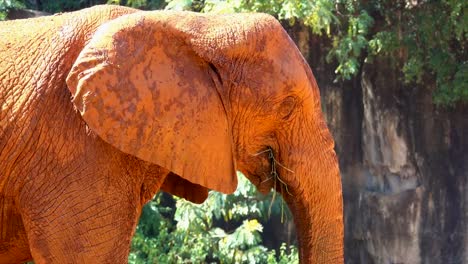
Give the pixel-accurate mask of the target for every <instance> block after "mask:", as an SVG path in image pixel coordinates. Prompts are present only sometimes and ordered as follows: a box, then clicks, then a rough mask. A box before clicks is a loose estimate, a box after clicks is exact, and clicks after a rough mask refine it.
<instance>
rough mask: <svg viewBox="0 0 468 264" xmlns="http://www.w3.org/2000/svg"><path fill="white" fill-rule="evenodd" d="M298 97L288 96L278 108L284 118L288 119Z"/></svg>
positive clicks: (279, 113)
mask: <svg viewBox="0 0 468 264" xmlns="http://www.w3.org/2000/svg"><path fill="white" fill-rule="evenodd" d="M296 103H297V98H296V97H295V96H288V97H286V98H285V99H284V100H283V102H281V104H280V106H279V108H278V115H279V116H280V117H281V118H283V119H288V118H289V117H290V116H291V114H292V112H293V110H294V108H295V107H296Z"/></svg>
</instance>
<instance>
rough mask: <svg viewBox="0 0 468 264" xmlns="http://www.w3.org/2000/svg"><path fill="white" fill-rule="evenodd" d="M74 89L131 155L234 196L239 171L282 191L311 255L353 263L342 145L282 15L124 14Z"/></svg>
mask: <svg viewBox="0 0 468 264" xmlns="http://www.w3.org/2000/svg"><path fill="white" fill-rule="evenodd" d="M67 85H68V88H69V90H70V91H71V93H72V95H73V102H74V104H75V106H76V108H77V109H78V111H79V112H80V113H81V115H82V117H83V119H84V120H85V122H86V123H87V124H88V126H89V127H90V128H91V130H92V131H94V132H95V133H96V134H98V135H99V136H100V137H101V138H102V139H104V140H105V141H107V142H108V143H110V144H111V145H113V146H115V147H117V148H118V149H120V150H121V151H123V152H125V153H128V154H132V155H135V156H137V157H138V158H140V159H143V160H145V161H148V162H152V163H155V164H158V165H160V166H162V167H165V168H166V169H168V170H170V171H171V172H172V173H174V174H176V175H178V176H180V177H181V178H183V179H185V180H187V182H189V183H193V184H196V185H200V186H203V187H204V188H209V189H213V190H217V191H221V192H224V193H230V192H233V191H234V190H235V188H236V185H237V180H236V176H235V171H236V170H238V171H241V172H243V173H244V174H245V175H246V176H247V177H248V178H249V179H250V181H252V182H253V183H254V184H255V185H256V186H257V188H258V189H260V190H261V191H268V190H269V189H271V188H276V190H277V191H282V194H283V196H284V198H285V199H286V201H287V203H288V205H289V207H290V208H291V210H292V212H293V215H294V219H295V223H296V226H297V229H298V237H299V244H300V258H301V260H302V261H303V262H306V263H342V261H343V219H342V214H343V212H342V192H341V183H340V175H339V168H338V163H337V159H336V155H335V152H334V150H333V148H334V142H333V139H332V137H331V135H330V133H329V131H328V129H327V126H326V124H325V121H324V119H323V116H322V113H321V106H320V97H319V90H318V87H317V84H316V82H315V79H314V77H313V74H312V72H311V70H310V68H309V67H308V65H307V63H306V62H305V60H304V59H303V57H302V56H301V54H300V52H299V51H298V49H297V48H296V46H295V45H294V43H293V42H292V41H291V39H290V38H289V37H288V35H287V33H286V32H285V31H284V29H283V28H282V27H281V25H280V24H279V23H278V21H277V20H275V19H274V18H272V17H271V16H268V15H263V14H248V15H246V14H239V15H225V16H215V15H206V14H195V13H180V12H157V11H156V12H155V11H153V12H139V13H135V14H131V15H127V16H124V17H120V18H118V19H116V20H114V21H111V22H109V23H107V24H105V25H103V26H101V27H100V29H98V31H97V32H96V33H95V34H94V37H93V38H92V39H91V41H90V42H89V43H88V44H87V45H86V47H85V48H84V49H83V50H82V51H81V53H80V55H79V56H78V59H77V60H76V62H75V64H74V66H73V67H72V70H71V72H70V73H69V75H68V78H67ZM286 188H287V190H288V191H286Z"/></svg>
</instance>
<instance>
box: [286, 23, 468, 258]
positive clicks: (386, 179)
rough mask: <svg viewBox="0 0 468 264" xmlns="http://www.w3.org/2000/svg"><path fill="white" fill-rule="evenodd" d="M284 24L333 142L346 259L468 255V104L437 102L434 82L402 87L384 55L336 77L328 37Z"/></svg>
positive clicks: (462, 256)
mask: <svg viewBox="0 0 468 264" xmlns="http://www.w3.org/2000/svg"><path fill="white" fill-rule="evenodd" d="M287 30H288V33H289V34H290V35H291V36H292V38H293V39H294V40H295V41H296V43H297V44H298V47H299V48H300V49H301V52H302V53H303V54H304V56H305V57H306V59H307V60H308V62H309V64H310V65H311V67H312V69H313V72H314V75H315V77H316V79H317V81H318V84H319V86H320V90H321V96H322V101H323V103H322V104H323V111H324V113H325V115H326V117H327V120H328V124H329V127H330V129H331V130H332V133H333V135H334V137H335V140H336V150H337V153H338V156H339V159H340V166H341V171H342V180H343V192H344V204H345V259H346V263H349V264H354V263H361V264H366V263H384V264H387V263H388V264H390V263H395V264H396V263H408V264H417V263H468V195H467V192H468V105H466V104H465V105H459V106H457V107H455V108H450V109H447V108H439V107H436V106H435V105H434V104H433V102H432V91H433V90H434V89H435V84H434V82H433V81H432V80H426V81H425V83H424V84H423V85H416V86H414V85H413V86H410V85H405V84H404V83H403V82H402V81H401V80H402V76H401V73H400V70H399V69H400V67H399V66H398V65H396V64H395V63H394V62H392V61H391V60H388V59H377V60H374V61H373V62H372V63H367V64H365V65H363V66H362V69H361V71H360V74H359V75H358V76H357V77H356V78H355V79H353V80H352V81H347V82H334V78H335V76H334V73H333V72H334V68H335V65H330V64H328V63H327V62H326V61H325V56H326V52H327V51H326V48H325V47H326V46H327V45H328V43H327V40H326V39H324V38H322V39H321V38H318V37H314V36H312V35H311V34H310V33H309V32H308V30H307V29H306V28H304V27H303V26H301V25H295V26H293V27H288V29H287Z"/></svg>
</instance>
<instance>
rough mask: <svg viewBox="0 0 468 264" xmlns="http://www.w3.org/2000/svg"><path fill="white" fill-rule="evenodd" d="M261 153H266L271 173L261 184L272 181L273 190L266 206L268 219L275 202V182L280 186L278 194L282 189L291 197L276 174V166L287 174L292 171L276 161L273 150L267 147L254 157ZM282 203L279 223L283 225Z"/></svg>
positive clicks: (286, 185) (285, 184) (286, 186)
mask: <svg viewBox="0 0 468 264" xmlns="http://www.w3.org/2000/svg"><path fill="white" fill-rule="evenodd" d="M263 153H268V160H269V161H270V164H271V171H270V177H269V178H267V179H265V180H263V181H262V182H261V183H264V182H267V181H269V180H271V179H273V189H274V190H275V191H274V192H273V196H272V197H271V202H270V205H269V206H268V217H270V215H271V209H272V208H273V203H274V202H275V200H276V186H277V182H279V184H280V193H281V194H283V193H284V192H283V188H284V189H285V190H286V192H287V193H288V194H289V195H291V196H292V193H290V192H289V189H288V184H287V183H286V182H284V181H283V180H282V179H281V177H280V176H279V174H278V172H277V171H276V165H279V166H280V167H282V168H283V169H285V170H286V171H288V172H291V173H294V171H292V170H291V169H289V168H287V167H286V166H284V165H283V164H281V163H280V162H279V161H278V160H276V158H275V155H274V152H273V149H272V148H271V147H270V146H268V147H267V149H266V150H263V151H260V152H258V153H256V154H255V155H254V156H258V155H260V154H263ZM283 212H284V201H282V202H281V223H283V220H284V218H283V217H284V213H283Z"/></svg>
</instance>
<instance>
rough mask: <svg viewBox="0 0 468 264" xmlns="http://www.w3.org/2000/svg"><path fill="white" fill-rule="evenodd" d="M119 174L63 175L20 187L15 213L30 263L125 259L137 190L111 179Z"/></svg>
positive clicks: (134, 221)
mask: <svg viewBox="0 0 468 264" xmlns="http://www.w3.org/2000/svg"><path fill="white" fill-rule="evenodd" d="M124 176H127V175H121V174H112V173H109V172H106V173H105V175H104V174H103V175H92V177H90V176H73V177H71V176H68V177H63V178H60V179H57V180H53V181H50V182H41V183H42V184H31V186H27V188H24V190H23V191H22V193H21V196H20V199H19V200H20V206H21V214H22V218H23V222H24V226H25V230H26V233H27V236H28V241H29V245H30V249H31V254H32V256H33V258H34V261H35V263H127V258H128V253H129V248H130V242H131V238H132V235H133V232H134V229H135V226H136V224H137V220H138V217H139V215H140V212H141V205H140V197H139V190H138V189H137V188H135V187H133V185H132V184H131V183H129V182H123V181H121V182H118V181H117V180H116V179H119V178H120V179H125V177H124ZM111 177H112V178H111ZM70 178H74V179H70ZM76 178H78V180H76ZM127 178H128V177H127Z"/></svg>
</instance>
